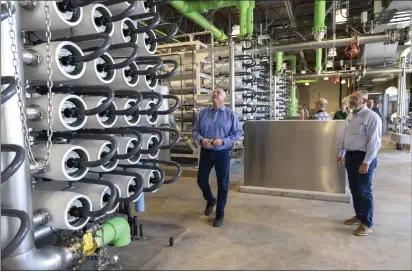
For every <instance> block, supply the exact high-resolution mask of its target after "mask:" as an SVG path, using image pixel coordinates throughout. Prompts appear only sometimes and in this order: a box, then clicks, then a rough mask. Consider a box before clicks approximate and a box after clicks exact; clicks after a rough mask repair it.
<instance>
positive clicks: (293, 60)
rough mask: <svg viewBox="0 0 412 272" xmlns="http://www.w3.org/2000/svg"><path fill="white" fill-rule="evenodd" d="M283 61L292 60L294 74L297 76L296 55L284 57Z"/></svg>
mask: <svg viewBox="0 0 412 272" xmlns="http://www.w3.org/2000/svg"><path fill="white" fill-rule="evenodd" d="M283 60H290V61H291V62H292V74H296V56H295V55H288V56H284V57H283Z"/></svg>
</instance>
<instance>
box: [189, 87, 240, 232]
mask: <svg viewBox="0 0 412 272" xmlns="http://www.w3.org/2000/svg"><path fill="white" fill-rule="evenodd" d="M225 98H226V93H225V91H224V90H223V89H221V88H216V89H215V90H214V91H213V94H212V101H213V106H209V107H207V108H204V109H203V110H202V111H201V112H200V113H199V116H198V117H197V120H196V124H195V127H194V129H193V131H192V133H193V137H194V138H195V139H196V140H197V141H198V142H199V143H200V145H201V147H202V148H201V151H200V160H199V170H198V172H197V183H198V185H199V187H200V189H201V190H202V192H203V197H204V198H205V200H206V201H207V204H206V209H205V215H207V216H208V215H210V214H211V213H212V212H213V207H214V206H215V205H217V207H216V218H215V221H214V223H213V226H215V227H220V226H222V224H223V216H224V210H225V206H226V201H227V195H228V190H229V166H230V147H231V145H232V144H233V143H234V142H236V141H238V140H239V139H240V137H241V136H242V128H241V126H240V123H239V119H238V117H237V116H236V115H235V113H234V112H233V111H232V110H231V109H229V108H227V107H225V106H224V101H225ZM213 166H214V167H215V171H216V177H217V185H218V193H217V199H216V198H215V197H214V196H213V193H212V190H211V188H210V185H209V174H210V171H211V170H212V168H213Z"/></svg>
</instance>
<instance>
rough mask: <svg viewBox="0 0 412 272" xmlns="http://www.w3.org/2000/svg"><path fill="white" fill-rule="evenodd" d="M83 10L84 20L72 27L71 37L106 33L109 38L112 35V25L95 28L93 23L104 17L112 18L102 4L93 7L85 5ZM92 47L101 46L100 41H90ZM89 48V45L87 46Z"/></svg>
mask: <svg viewBox="0 0 412 272" xmlns="http://www.w3.org/2000/svg"><path fill="white" fill-rule="evenodd" d="M83 9H84V18H83V20H82V22H81V23H80V24H78V25H77V26H75V27H73V36H81V35H86V34H94V33H102V32H104V33H107V34H109V35H110V36H112V35H113V32H114V24H113V23H111V24H109V25H108V27H106V26H100V27H99V26H97V25H96V23H95V20H94V19H95V18H97V17H100V16H102V15H104V16H110V17H111V16H112V14H111V12H110V10H109V9H108V8H107V7H106V6H104V5H102V4H94V5H87V6H85V7H83ZM92 43H93V45H97V44H99V43H100V44H101V43H102V41H101V40H96V41H92ZM89 46H90V44H89Z"/></svg>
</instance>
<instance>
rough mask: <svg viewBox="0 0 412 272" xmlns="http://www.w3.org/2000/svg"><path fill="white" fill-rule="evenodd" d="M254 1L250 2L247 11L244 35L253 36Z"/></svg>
mask: <svg viewBox="0 0 412 272" xmlns="http://www.w3.org/2000/svg"><path fill="white" fill-rule="evenodd" d="M255 6H256V3H255V0H250V2H249V7H248V9H247V24H246V33H247V34H253V27H254V25H253V11H254V10H255Z"/></svg>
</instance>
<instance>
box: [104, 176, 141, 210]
mask: <svg viewBox="0 0 412 272" xmlns="http://www.w3.org/2000/svg"><path fill="white" fill-rule="evenodd" d="M102 174H103V177H104V173H102ZM107 174H111V175H118V176H131V177H134V178H135V179H137V181H136V180H135V181H136V187H137V188H138V190H137V191H136V192H135V193H134V194H133V195H131V196H129V197H119V202H120V203H130V202H135V201H136V200H137V199H138V198H139V197H140V195H141V194H142V193H143V188H144V181H143V177H142V176H141V175H140V174H139V173H135V172H128V171H120V170H113V171H111V172H108V173H107Z"/></svg>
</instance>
